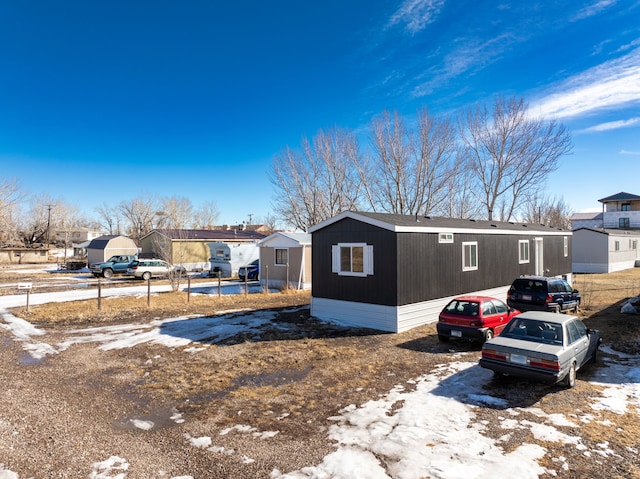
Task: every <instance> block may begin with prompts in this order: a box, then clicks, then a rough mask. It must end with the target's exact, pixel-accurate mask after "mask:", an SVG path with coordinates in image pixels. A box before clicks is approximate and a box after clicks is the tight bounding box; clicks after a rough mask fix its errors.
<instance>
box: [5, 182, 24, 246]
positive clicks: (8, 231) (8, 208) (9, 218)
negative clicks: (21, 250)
mask: <svg viewBox="0 0 640 479" xmlns="http://www.w3.org/2000/svg"><path fill="white" fill-rule="evenodd" d="M25 197H26V193H24V192H22V191H21V190H20V185H19V183H18V180H16V179H12V180H5V179H2V180H0V242H14V241H17V240H18V238H19V234H18V226H17V218H16V213H17V209H18V206H19V204H20V203H21V202H22V201H23V200H24V199H25Z"/></svg>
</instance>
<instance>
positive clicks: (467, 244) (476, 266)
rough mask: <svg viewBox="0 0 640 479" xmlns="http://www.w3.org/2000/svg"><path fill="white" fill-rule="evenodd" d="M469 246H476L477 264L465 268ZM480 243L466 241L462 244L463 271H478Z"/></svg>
mask: <svg viewBox="0 0 640 479" xmlns="http://www.w3.org/2000/svg"><path fill="white" fill-rule="evenodd" d="M467 246H475V250H476V264H475V265H473V266H465V264H466V261H465V258H466V251H467ZM478 256H479V254H478V242H477V241H465V242H463V243H462V271H476V270H477V269H478Z"/></svg>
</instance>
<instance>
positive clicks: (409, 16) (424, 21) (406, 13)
mask: <svg viewBox="0 0 640 479" xmlns="http://www.w3.org/2000/svg"><path fill="white" fill-rule="evenodd" d="M443 5H444V0H405V1H404V2H402V5H400V8H399V9H398V10H397V11H396V12H395V13H394V14H393V15H392V16H391V19H390V20H389V25H398V24H404V25H405V29H406V30H407V31H409V32H410V33H417V32H419V31H420V30H423V29H424V28H425V27H426V26H427V25H428V24H430V23H432V22H433V21H434V20H435V17H436V15H438V13H440V9H441V7H442V6H443Z"/></svg>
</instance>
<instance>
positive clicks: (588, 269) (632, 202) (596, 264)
mask: <svg viewBox="0 0 640 479" xmlns="http://www.w3.org/2000/svg"><path fill="white" fill-rule="evenodd" d="M598 201H599V202H600V203H602V212H601V213H576V214H574V215H573V216H572V217H571V225H572V228H573V231H574V239H573V248H574V254H573V267H572V270H573V272H574V273H611V272H613V271H620V270H623V269H629V268H633V267H634V266H636V262H637V261H638V260H640V256H639V255H638V239H640V196H638V195H633V194H631V193H625V192H620V193H616V194H615V195H611V196H607V197H606V198H602V199H599V200H598ZM589 215H590V216H589Z"/></svg>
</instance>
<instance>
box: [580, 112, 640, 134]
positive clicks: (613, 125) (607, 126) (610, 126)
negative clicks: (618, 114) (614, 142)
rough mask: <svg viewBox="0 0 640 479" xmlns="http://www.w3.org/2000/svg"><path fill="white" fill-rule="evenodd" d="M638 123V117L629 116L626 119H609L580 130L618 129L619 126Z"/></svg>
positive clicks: (639, 122) (639, 118)
mask: <svg viewBox="0 0 640 479" xmlns="http://www.w3.org/2000/svg"><path fill="white" fill-rule="evenodd" d="M636 125H640V117H638V116H637V117H635V118H629V119H628V120H618V121H609V122H607V123H600V124H599V125H595V126H591V127H589V128H585V129H584V130H582V132H585V133H587V132H592V131H608V130H618V129H620V128H629V127H632V126H636Z"/></svg>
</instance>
